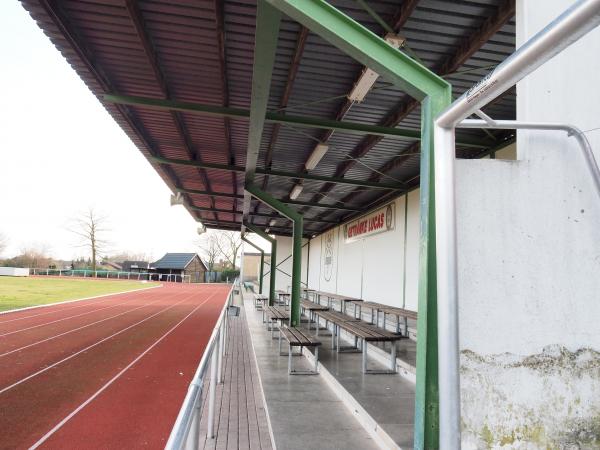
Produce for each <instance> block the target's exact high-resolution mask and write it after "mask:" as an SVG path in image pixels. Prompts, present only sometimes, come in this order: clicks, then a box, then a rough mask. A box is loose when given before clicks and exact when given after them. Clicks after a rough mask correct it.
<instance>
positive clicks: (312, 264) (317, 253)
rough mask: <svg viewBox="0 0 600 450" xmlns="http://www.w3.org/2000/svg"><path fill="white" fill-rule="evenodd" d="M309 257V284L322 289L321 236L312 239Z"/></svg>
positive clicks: (313, 287)
mask: <svg viewBox="0 0 600 450" xmlns="http://www.w3.org/2000/svg"><path fill="white" fill-rule="evenodd" d="M309 245H310V252H309V258H308V286H310V287H311V288H312V289H316V290H317V291H319V290H321V238H320V237H319V238H316V239H311V240H310V244H309Z"/></svg>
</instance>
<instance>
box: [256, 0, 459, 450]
mask: <svg viewBox="0 0 600 450" xmlns="http://www.w3.org/2000/svg"><path fill="white" fill-rule="evenodd" d="M264 1H267V2H269V3H270V4H272V5H273V6H275V7H277V8H279V9H280V10H281V11H283V12H284V13H285V14H287V15H288V16H289V17H291V18H293V19H295V20H296V21H298V22H300V23H301V24H302V25H304V26H305V27H307V28H308V29H310V30H311V31H312V32H314V33H316V34H318V35H319V36H321V37H322V38H323V39H325V40H326V41H328V42H330V43H331V44H333V45H334V46H336V47H338V48H339V49H340V50H342V51H344V52H345V53H347V54H348V55H350V56H351V57H353V58H354V59H356V60H358V61H359V62H360V63H362V64H364V65H365V66H367V67H369V68H371V69H373V70H374V71H376V72H377V73H379V74H380V75H381V76H382V77H383V78H384V79H386V80H387V81H391V82H392V83H394V84H395V85H396V86H398V87H399V88H400V89H402V90H403V91H404V92H406V93H408V94H409V95H411V96H412V97H414V98H415V99H417V100H419V101H420V102H421V111H422V114H421V179H420V183H421V200H420V202H421V203H420V206H421V208H420V214H421V225H420V231H421V233H420V256H419V320H418V336H419V338H418V341H417V389H416V399H415V403H416V405H415V433H414V435H415V438H414V439H415V442H414V447H415V448H416V449H418V450H423V449H434V448H437V447H438V442H439V427H438V420H439V414H438V366H437V298H436V262H435V216H434V206H435V199H434V189H433V185H434V167H433V136H432V132H433V119H434V118H435V116H436V115H437V114H438V113H439V112H440V111H441V110H442V109H443V108H444V107H446V106H447V105H449V104H450V102H451V87H450V84H448V83H447V82H446V81H445V80H444V79H442V78H440V77H438V76H437V75H435V74H434V73H433V72H431V71H430V70H428V69H427V68H425V67H424V66H422V65H421V64H420V63H418V62H416V61H414V60H413V59H411V58H410V57H408V56H407V55H405V54H403V53H402V52H401V51H399V50H397V49H395V48H393V47H392V46H390V45H388V44H387V43H386V42H385V41H384V40H383V39H381V38H379V37H378V36H376V35H375V34H373V33H372V32H370V31H369V30H368V29H366V28H365V27H363V26H362V25H360V24H359V23H357V22H355V21H354V20H352V19H351V18H350V17H348V16H347V15H345V14H344V13H342V12H341V11H339V10H337V9H336V8H335V7H333V6H331V5H330V4H328V3H327V2H326V1H324V0H264Z"/></svg>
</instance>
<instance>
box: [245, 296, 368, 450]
mask: <svg viewBox="0 0 600 450" xmlns="http://www.w3.org/2000/svg"><path fill="white" fill-rule="evenodd" d="M245 309H246V317H247V320H248V326H249V328H250V334H251V337H252V343H253V347H254V350H255V354H256V358H257V362H258V368H259V372H260V376H261V379H262V385H263V389H264V395H265V398H266V402H267V409H268V415H269V418H270V421H271V428H272V430H273V436H274V439H275V445H276V447H277V448H279V449H285V450H296V449H297V450H310V449H315V450H317V449H318V450H322V449H348V450H352V449H356V450H369V449H376V448H379V446H378V445H377V443H376V442H375V440H374V439H373V438H372V437H371V436H370V435H369V434H368V433H367V432H366V431H365V429H364V428H363V427H362V426H361V425H360V423H359V422H358V421H357V420H356V419H355V418H354V416H353V414H352V413H351V411H350V410H349V409H348V407H347V406H346V404H345V403H344V402H343V401H342V400H341V399H340V398H339V397H338V396H337V395H336V394H335V393H334V392H333V390H332V389H331V388H330V386H329V385H328V383H327V382H326V381H325V379H324V377H322V376H320V375H317V376H301V375H298V376H290V375H288V373H287V357H284V356H279V352H278V343H277V340H276V339H272V338H271V334H270V332H268V331H267V330H266V327H265V325H264V324H263V323H262V313H261V312H260V311H255V309H254V307H253V304H252V301H251V300H250V298H249V297H247V300H246V301H245ZM294 364H295V366H296V367H297V368H306V369H308V368H310V363H309V361H308V360H307V359H306V358H304V357H302V356H296V357H295V360H294Z"/></svg>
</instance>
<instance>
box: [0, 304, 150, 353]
mask: <svg viewBox="0 0 600 450" xmlns="http://www.w3.org/2000/svg"><path fill="white" fill-rule="evenodd" d="M160 300H161V299H158V300H154V301H153V302H150V303H147V304H145V305H141V306H136V307H135V308H132V309H128V310H127V311H124V312H122V313H119V314H116V315H114V316H110V317H106V318H104V319H100V320H97V321H96V322H92V323H88V324H87V325H83V326H81V327H77V328H74V329H71V330H69V331H65V332H63V333H60V334H57V335H55V336H50V337H48V338H46V339H42V340H40V341H37V342H34V343H32V344H28V345H25V346H23V347H19V348H16V349H14V350H11V351H9V352H6V353H0V358H3V357H4V356H8V355H10V354H12V353H16V352H20V351H22V350H25V349H26V348H29V347H33V346H34V345H38V344H42V343H44V342H48V341H51V340H52V339H56V338H58V337H61V336H64V335H66V334H69V333H73V332H75V331H79V330H82V329H84V328H87V327H91V326H92V325H96V324H98V323H101V322H104V321H106V320H110V319H114V318H115V317H119V316H122V315H124V314H128V313H130V312H132V311H136V310H138V309H141V308H145V307H147V306H150V305H152V304H154V303H156V302H159V301H160Z"/></svg>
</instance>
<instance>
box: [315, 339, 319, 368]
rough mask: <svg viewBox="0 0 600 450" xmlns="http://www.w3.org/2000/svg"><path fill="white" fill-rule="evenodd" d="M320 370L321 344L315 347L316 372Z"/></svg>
mask: <svg viewBox="0 0 600 450" xmlns="http://www.w3.org/2000/svg"><path fill="white" fill-rule="evenodd" d="M318 371H319V346H318V345H317V346H316V347H315V372H318Z"/></svg>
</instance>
